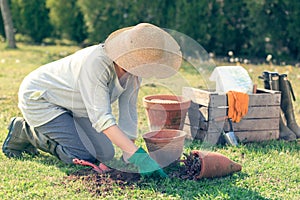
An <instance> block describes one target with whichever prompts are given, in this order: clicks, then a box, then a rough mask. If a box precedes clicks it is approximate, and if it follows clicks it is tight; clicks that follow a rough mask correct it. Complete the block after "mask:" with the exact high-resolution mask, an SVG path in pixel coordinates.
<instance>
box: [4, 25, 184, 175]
mask: <svg viewBox="0 0 300 200" xmlns="http://www.w3.org/2000/svg"><path fill="white" fill-rule="evenodd" d="M181 56H182V54H181V51H180V47H179V45H178V44H177V42H176V41H175V40H174V39H173V38H172V36H171V35H169V34H168V33H167V32H165V31H164V30H162V29H161V28H159V27H157V26H154V25H152V24H148V23H141V24H138V25H136V26H133V27H126V28H122V29H120V30H117V31H115V32H113V33H111V34H110V35H109V36H108V38H107V39H106V40H105V42H104V43H101V44H98V45H94V46H90V47H87V48H84V49H82V50H79V51H77V52H75V53H74V54H72V55H70V56H67V57H65V58H62V59H60V60H57V61H54V62H51V63H48V64H46V65H43V66H41V67H39V68H38V69H36V70H35V71H33V72H31V73H30V74H29V75H27V76H26V77H25V78H24V80H23V82H22V84H21V86H20V89H19V94H18V95H19V103H18V106H19V108H20V110H21V112H22V114H23V117H14V118H12V120H11V122H10V124H9V128H8V129H9V132H8V135H7V138H6V139H5V141H4V143H3V146H2V151H3V153H4V154H5V155H6V156H7V157H9V158H11V157H21V156H22V153H24V152H25V153H29V154H32V155H36V154H37V153H38V151H37V149H40V150H42V151H45V152H49V153H50V154H52V155H54V156H56V157H57V158H59V159H60V160H62V161H63V162H65V163H72V161H73V159H75V158H77V159H83V160H87V161H90V162H97V161H99V162H105V161H109V160H111V159H112V158H113V157H114V154H115V150H114V146H113V144H114V145H116V146H117V147H119V148H120V149H121V150H122V152H123V160H124V161H125V162H129V163H132V164H133V165H135V166H136V167H137V168H138V169H139V173H141V174H148V175H149V174H158V175H160V176H162V177H165V176H166V174H165V173H164V171H163V169H161V167H160V166H159V165H158V164H157V163H156V162H155V161H154V160H153V159H152V158H151V157H150V156H149V155H148V154H147V152H146V151H145V150H144V149H143V148H141V147H138V146H136V145H135V143H134V141H135V139H136V138H137V108H136V104H137V96H138V90H139V86H140V84H141V80H142V78H147V77H153V76H155V77H157V78H166V77H169V76H171V75H173V74H175V73H176V72H177V70H178V69H179V67H180V65H181ZM117 100H118V104H119V120H118V122H117V120H116V118H115V116H114V115H113V114H112V108H111V104H112V103H113V102H115V101H117Z"/></svg>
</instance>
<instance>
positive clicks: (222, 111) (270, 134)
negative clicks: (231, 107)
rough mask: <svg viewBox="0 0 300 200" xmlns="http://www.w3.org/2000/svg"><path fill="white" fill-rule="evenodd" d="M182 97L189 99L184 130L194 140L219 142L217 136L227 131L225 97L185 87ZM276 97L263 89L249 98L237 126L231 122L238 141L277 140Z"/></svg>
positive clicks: (277, 98)
mask: <svg viewBox="0 0 300 200" xmlns="http://www.w3.org/2000/svg"><path fill="white" fill-rule="evenodd" d="M182 95H183V96H185V97H188V98H190V99H191V100H192V104H191V107H190V108H189V110H188V114H187V115H188V117H187V118H186V122H185V127H184V130H185V131H187V132H188V133H189V134H190V136H191V137H192V138H194V139H200V140H202V141H204V142H207V143H210V144H218V143H223V142H224V139H223V137H220V136H221V133H222V132H223V130H224V131H225V132H226V131H229V125H228V121H227V119H226V116H227V111H228V104H227V96H226V94H218V93H216V92H209V91H205V90H201V89H196V88H191V87H185V88H183V91H182ZM280 98H281V94H280V92H279V91H271V90H265V89H258V90H257V93H256V94H250V95H249V107H248V113H247V115H245V116H244V117H243V118H242V120H241V121H240V122H239V123H233V129H234V133H235V134H236V136H237V137H238V139H239V141H240V142H242V143H246V142H259V141H264V140H271V139H278V138H279V118H280Z"/></svg>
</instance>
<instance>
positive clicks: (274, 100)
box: [182, 87, 281, 107]
mask: <svg viewBox="0 0 300 200" xmlns="http://www.w3.org/2000/svg"><path fill="white" fill-rule="evenodd" d="M258 92H259V93H257V94H250V95H249V107H251V106H262V107H263V106H275V105H280V98H281V93H280V92H279V91H271V90H264V89H258ZM264 92H268V93H264ZM182 94H183V96H185V97H187V98H189V99H191V100H192V101H193V102H194V103H197V104H199V105H203V106H206V107H222V106H227V96H226V94H218V93H216V92H208V91H205V90H201V89H196V88H191V87H184V88H183V90H182Z"/></svg>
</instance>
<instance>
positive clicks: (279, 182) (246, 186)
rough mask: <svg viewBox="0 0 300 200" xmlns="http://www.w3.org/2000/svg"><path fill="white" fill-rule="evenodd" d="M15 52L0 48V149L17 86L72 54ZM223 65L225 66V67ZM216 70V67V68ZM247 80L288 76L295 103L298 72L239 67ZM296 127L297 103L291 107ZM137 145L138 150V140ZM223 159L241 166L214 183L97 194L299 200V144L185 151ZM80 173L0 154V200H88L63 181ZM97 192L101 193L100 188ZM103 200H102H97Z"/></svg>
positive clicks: (56, 49)
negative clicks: (213, 153)
mask: <svg viewBox="0 0 300 200" xmlns="http://www.w3.org/2000/svg"><path fill="white" fill-rule="evenodd" d="M18 46H19V49H17V50H8V49H5V48H4V44H2V43H1V44H0V103H1V107H0V110H1V113H0V143H1V146H2V143H3V141H4V139H5V137H6V134H7V130H6V127H7V124H8V122H9V119H10V118H11V117H13V116H16V115H21V114H20V111H19V110H18V108H17V92H18V87H19V84H20V83H21V81H22V79H23V78H24V76H25V75H26V74H28V73H29V72H30V71H32V70H34V69H35V68H37V67H38V66H40V65H41V64H44V63H47V62H50V61H52V60H55V59H58V58H61V57H63V56H65V55H67V54H70V53H72V52H74V51H75V50H77V49H78V47H74V46H68V47H66V46H29V45H23V44H19V45H18ZM225 64H226V65H228V63H225ZM218 65H222V63H218ZM243 66H244V67H245V68H246V69H247V70H248V72H249V74H250V76H251V78H252V80H253V81H254V82H255V83H257V84H258V85H259V86H262V83H261V81H259V80H258V78H257V76H258V75H260V74H261V73H262V71H263V70H270V71H279V72H280V73H287V72H288V73H289V78H290V80H291V81H292V83H293V85H294V90H295V93H296V95H297V96H296V97H297V99H299V98H300V89H299V87H296V86H298V85H299V82H300V77H299V74H300V69H298V68H295V67H293V66H285V67H281V66H270V65H264V64H262V65H243ZM181 73H182V74H183V76H184V77H185V79H188V80H189V84H190V85H192V86H194V87H201V84H199V82H200V81H199V77H198V76H197V74H196V73H195V72H194V71H192V70H187V69H185V70H182V71H181ZM163 90H164V89H161V88H159V87H157V86H156V85H151V84H150V85H145V86H143V87H142V89H141V92H140V97H139V107H138V108H139V113H140V116H139V134H142V133H144V132H146V131H147V130H148V125H147V118H146V116H145V113H144V110H143V107H142V105H141V98H142V97H143V96H144V95H146V94H151V93H155V92H158V91H160V92H162V91H163ZM294 106H295V114H296V117H297V120H298V122H300V121H299V119H300V118H299V117H300V103H299V101H297V102H295V104H294ZM138 143H139V144H140V145H144V144H143V141H142V140H141V139H139V140H138ZM207 148H209V150H211V151H216V152H220V153H223V154H224V155H226V156H228V157H229V158H231V159H232V160H234V161H236V162H239V163H241V164H242V166H243V169H242V171H241V172H239V173H236V174H233V175H232V176H227V177H224V178H217V179H203V180H199V181H188V180H186V181H183V180H179V179H175V178H174V179H166V180H157V179H144V180H142V182H141V183H139V184H136V185H135V186H134V187H135V189H134V190H132V189H130V188H128V189H126V188H125V189H120V188H119V187H118V186H117V185H116V186H115V187H113V190H111V191H109V192H107V191H106V192H105V191H103V195H104V194H105V198H107V199H300V193H299V191H300V173H299V171H300V164H299V163H300V154H299V152H300V144H299V141H298V142H297V141H294V142H285V141H269V142H262V143H252V144H243V145H239V146H238V147H232V146H215V147H204V146H203V145H202V144H201V143H199V142H198V141H193V143H191V144H190V145H188V146H186V148H185V151H186V152H188V151H189V150H190V149H207ZM81 168H82V167H78V166H73V165H66V164H63V163H62V162H60V161H59V160H58V159H56V158H55V157H53V156H51V155H49V154H46V153H41V155H40V156H38V157H35V158H33V157H30V156H25V157H24V158H22V159H8V158H6V157H5V156H4V155H3V153H2V152H1V153H0V174H1V175H0V177H1V178H0V198H1V199H93V198H95V197H93V196H92V194H91V193H89V192H88V190H87V188H85V186H84V184H83V183H82V182H81V181H80V180H78V181H66V177H67V176H68V174H70V173H72V172H74V171H76V170H78V169H81ZM100 189H101V188H100ZM98 198H100V199H103V198H104V197H101V196H100V197H98Z"/></svg>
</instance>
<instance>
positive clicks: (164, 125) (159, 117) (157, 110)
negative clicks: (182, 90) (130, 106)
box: [143, 94, 191, 131]
mask: <svg viewBox="0 0 300 200" xmlns="http://www.w3.org/2000/svg"><path fill="white" fill-rule="evenodd" d="M190 104H191V101H190V100H186V99H185V98H183V97H182V96H175V95H164V94H160V95H150V96H146V97H144V98H143V105H144V107H145V109H146V114H147V117H148V124H149V127H150V130H152V131H153V130H160V129H178V130H182V129H183V125H184V121H185V118H186V113H187V110H188V108H189V107H190Z"/></svg>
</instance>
